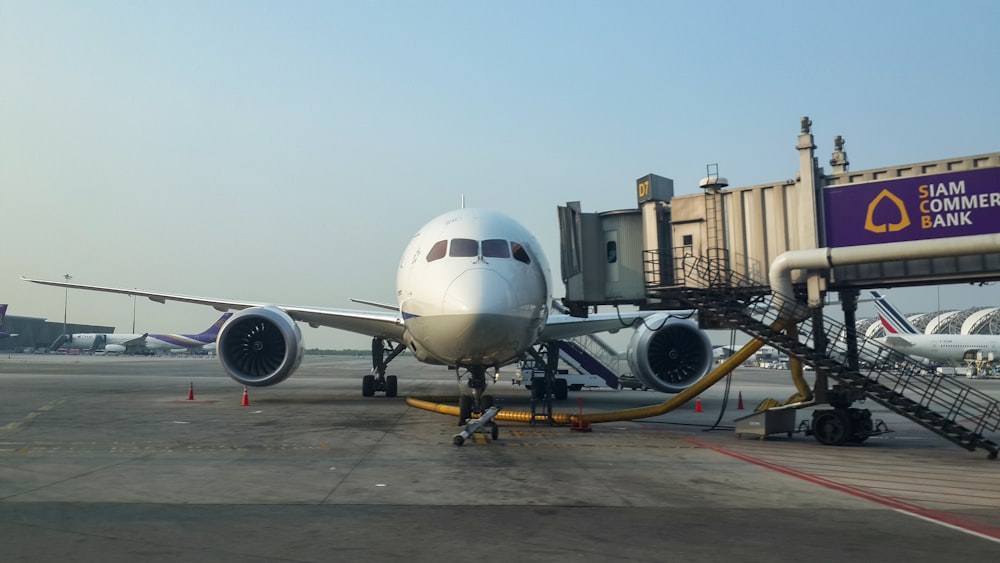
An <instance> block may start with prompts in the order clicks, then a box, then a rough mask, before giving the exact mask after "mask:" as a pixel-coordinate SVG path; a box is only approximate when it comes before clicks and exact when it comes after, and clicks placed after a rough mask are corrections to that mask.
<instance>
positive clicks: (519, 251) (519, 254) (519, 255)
mask: <svg viewBox="0 0 1000 563" xmlns="http://www.w3.org/2000/svg"><path fill="white" fill-rule="evenodd" d="M510 249H511V250H512V251H513V254H514V260H518V261H520V262H524V263H525V264H531V258H530V257H529V256H528V251H527V250H525V249H524V247H523V246H521V245H520V244H518V243H516V242H512V243H510Z"/></svg>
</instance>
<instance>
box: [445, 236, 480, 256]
mask: <svg viewBox="0 0 1000 563" xmlns="http://www.w3.org/2000/svg"><path fill="white" fill-rule="evenodd" d="M448 255H449V256H457V257H465V256H473V257H475V256H479V241H477V240H472V239H468V238H453V239H451V252H450V253H449V254H448Z"/></svg>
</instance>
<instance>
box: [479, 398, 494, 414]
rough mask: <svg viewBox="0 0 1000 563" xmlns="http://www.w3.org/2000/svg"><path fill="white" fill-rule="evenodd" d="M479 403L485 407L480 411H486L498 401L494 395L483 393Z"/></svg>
mask: <svg viewBox="0 0 1000 563" xmlns="http://www.w3.org/2000/svg"><path fill="white" fill-rule="evenodd" d="M479 403H480V405H481V406H482V407H483V410H481V411H479V412H486V409H488V408H490V407H492V406H493V405H495V404H496V402H495V401H494V400H493V395H483V397H482V398H481V399H479Z"/></svg>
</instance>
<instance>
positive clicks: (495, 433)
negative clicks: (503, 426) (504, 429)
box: [490, 424, 500, 440]
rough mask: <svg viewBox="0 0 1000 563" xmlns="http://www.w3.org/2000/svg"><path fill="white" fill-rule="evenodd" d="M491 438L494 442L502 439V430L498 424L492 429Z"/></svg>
mask: <svg viewBox="0 0 1000 563" xmlns="http://www.w3.org/2000/svg"><path fill="white" fill-rule="evenodd" d="M490 438H493V439H494V440H499V439H500V428H499V427H498V426H497V425H496V424H494V425H493V428H492V429H490Z"/></svg>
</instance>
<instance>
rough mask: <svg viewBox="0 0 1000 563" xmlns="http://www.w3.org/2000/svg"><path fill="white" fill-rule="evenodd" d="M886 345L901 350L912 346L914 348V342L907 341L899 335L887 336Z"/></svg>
mask: <svg viewBox="0 0 1000 563" xmlns="http://www.w3.org/2000/svg"><path fill="white" fill-rule="evenodd" d="M885 343H886V344H887V345H889V346H893V347H899V348H908V347H910V346H913V343H912V342H910V341H909V340H907V339H906V338H905V337H903V336H899V335H897V334H893V335H889V336H886V337H885Z"/></svg>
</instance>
